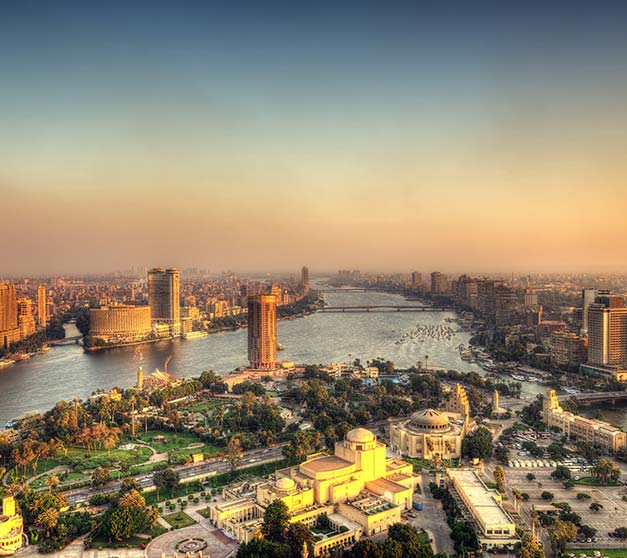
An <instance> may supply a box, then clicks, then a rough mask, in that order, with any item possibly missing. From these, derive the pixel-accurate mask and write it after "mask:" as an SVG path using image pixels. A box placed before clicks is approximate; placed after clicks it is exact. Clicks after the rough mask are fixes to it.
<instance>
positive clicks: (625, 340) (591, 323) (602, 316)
mask: <svg viewBox="0 0 627 558" xmlns="http://www.w3.org/2000/svg"><path fill="white" fill-rule="evenodd" d="M596 300H597V302H595V303H594V304H591V305H590V306H589V307H588V319H587V322H588V323H587V326H588V363H589V364H592V365H595V366H607V367H610V368H624V367H625V366H627V308H626V307H625V299H624V298H623V297H618V296H609V297H598V298H597V299H596Z"/></svg>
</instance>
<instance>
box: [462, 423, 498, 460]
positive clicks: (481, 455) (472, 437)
mask: <svg viewBox="0 0 627 558" xmlns="http://www.w3.org/2000/svg"><path fill="white" fill-rule="evenodd" d="M462 454H463V455H464V456H465V457H470V458H472V459H475V458H478V459H487V458H488V457H491V456H492V433H491V432H490V431H489V430H488V429H487V428H485V427H484V426H481V427H479V428H478V429H477V430H475V431H474V432H473V433H472V434H469V435H468V436H466V437H465V438H464V441H463V443H462Z"/></svg>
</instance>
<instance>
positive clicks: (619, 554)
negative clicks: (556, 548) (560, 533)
mask: <svg viewBox="0 0 627 558" xmlns="http://www.w3.org/2000/svg"><path fill="white" fill-rule="evenodd" d="M595 550H598V551H599V552H600V553H601V555H602V556H608V558H627V548H593V549H589V550H583V549H572V550H570V549H566V552H565V553H564V554H565V555H566V556H568V555H569V554H574V555H575V556H581V555H583V554H586V555H588V556H590V555H591V554H592V552H594V551H595Z"/></svg>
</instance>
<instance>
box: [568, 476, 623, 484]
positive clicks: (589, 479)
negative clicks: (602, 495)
mask: <svg viewBox="0 0 627 558" xmlns="http://www.w3.org/2000/svg"><path fill="white" fill-rule="evenodd" d="M574 482H575V484H583V485H585V486H620V484H621V483H620V482H618V481H613V480H611V481H610V482H608V483H605V484H603V483H601V482H599V480H598V479H595V478H594V477H581V478H580V479H579V480H576V481H574Z"/></svg>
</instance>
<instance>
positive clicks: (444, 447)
mask: <svg viewBox="0 0 627 558" xmlns="http://www.w3.org/2000/svg"><path fill="white" fill-rule="evenodd" d="M446 407H447V408H452V409H455V411H454V412H451V411H448V412H446V411H438V410H436V409H423V410H421V411H416V412H415V413H413V414H412V415H411V417H410V418H409V419H408V420H403V421H400V422H397V423H396V424H393V425H392V426H391V427H390V446H391V448H392V449H393V450H395V451H398V452H399V453H401V454H402V455H407V456H409V457H416V458H419V459H431V458H433V457H435V456H436V455H439V456H440V457H441V458H442V459H454V458H458V457H461V452H462V442H463V440H464V436H465V435H466V429H467V427H468V421H469V417H468V415H469V411H468V400H467V397H466V392H465V390H464V388H463V387H461V386H460V385H459V384H457V385H456V386H455V389H454V390H452V392H451V394H450V395H449V401H447V404H446ZM458 409H459V410H460V411H461V412H457V410H458Z"/></svg>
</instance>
